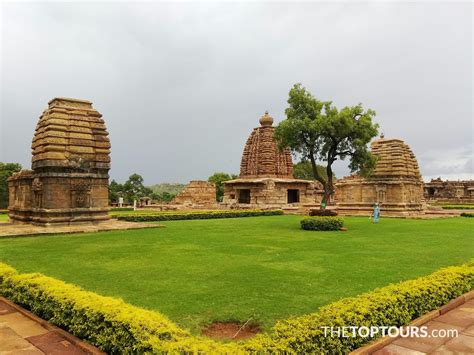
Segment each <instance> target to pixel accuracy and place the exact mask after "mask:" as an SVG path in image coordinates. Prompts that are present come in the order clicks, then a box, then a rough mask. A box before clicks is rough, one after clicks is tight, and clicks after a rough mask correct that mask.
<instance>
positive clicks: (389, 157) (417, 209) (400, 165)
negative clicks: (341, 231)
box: [335, 136, 424, 216]
mask: <svg viewBox="0 0 474 355" xmlns="http://www.w3.org/2000/svg"><path fill="white" fill-rule="evenodd" d="M372 153H373V154H375V155H376V156H377V158H378V161H377V163H376V166H375V169H374V171H373V173H372V175H371V176H370V177H369V178H363V177H360V176H357V175H353V176H350V177H346V178H344V179H341V180H338V182H337V183H336V194H335V200H336V202H337V210H338V213H340V214H349V215H368V214H370V213H371V211H372V207H373V205H374V203H376V202H378V203H379V204H380V205H381V211H382V215H386V216H409V215H416V214H420V213H422V212H423V209H424V207H423V181H422V177H421V174H420V171H419V168H418V163H417V161H416V157H415V155H414V154H413V152H412V151H411V149H410V147H409V146H408V145H406V144H405V143H404V142H403V141H402V140H400V139H385V138H384V137H383V136H382V137H381V138H380V139H378V140H375V141H374V142H373V143H372Z"/></svg>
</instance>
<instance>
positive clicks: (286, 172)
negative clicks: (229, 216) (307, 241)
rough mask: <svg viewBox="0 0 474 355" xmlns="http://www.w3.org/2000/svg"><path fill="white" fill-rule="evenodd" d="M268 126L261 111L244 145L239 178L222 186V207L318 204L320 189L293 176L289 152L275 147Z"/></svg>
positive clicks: (271, 129) (266, 114)
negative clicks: (258, 122)
mask: <svg viewBox="0 0 474 355" xmlns="http://www.w3.org/2000/svg"><path fill="white" fill-rule="evenodd" d="M272 125H273V118H272V117H271V116H270V115H269V114H268V112H265V114H264V115H263V116H262V117H261V118H260V127H257V128H254V129H253V131H252V133H251V134H250V136H249V138H248V139H247V143H246V144H245V148H244V151H243V154H242V160H241V163H240V177H239V179H236V180H231V181H227V182H225V183H224V203H225V204H227V205H229V206H237V207H258V208H285V209H288V210H289V209H295V210H298V209H301V207H302V206H303V205H308V206H314V205H315V204H317V203H319V201H320V199H321V195H322V189H321V187H320V186H319V184H318V183H316V182H314V181H307V180H298V179H295V178H294V177H293V161H292V159H291V153H290V150H289V149H284V150H280V149H279V148H278V144H277V142H276V140H275V138H274V133H275V128H274V127H273V126H272Z"/></svg>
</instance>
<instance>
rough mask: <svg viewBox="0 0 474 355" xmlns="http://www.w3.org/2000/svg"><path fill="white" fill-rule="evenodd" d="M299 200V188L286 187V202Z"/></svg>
mask: <svg viewBox="0 0 474 355" xmlns="http://www.w3.org/2000/svg"><path fill="white" fill-rule="evenodd" d="M298 202H300V190H297V189H288V203H298Z"/></svg>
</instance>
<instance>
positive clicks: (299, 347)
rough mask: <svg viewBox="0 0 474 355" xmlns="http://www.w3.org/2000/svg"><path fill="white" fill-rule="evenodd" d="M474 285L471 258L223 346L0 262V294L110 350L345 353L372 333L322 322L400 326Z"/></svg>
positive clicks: (141, 311) (165, 321) (113, 301)
mask: <svg viewBox="0 0 474 355" xmlns="http://www.w3.org/2000/svg"><path fill="white" fill-rule="evenodd" d="M473 288H474V263H472V262H471V263H469V264H466V265H462V266H454V267H449V268H445V269H442V270H440V271H438V272H435V273H433V274H431V275H429V276H426V277H421V278H418V279H416V280H410V281H404V282H401V283H398V284H392V285H389V286H387V287H383V288H380V289H376V290H374V291H372V292H368V293H365V294H362V295H360V296H357V297H352V298H346V299H342V300H340V301H337V302H335V303H332V304H329V305H327V306H325V307H322V308H320V310H319V311H318V312H316V313H312V314H308V315H305V316H301V317H295V318H291V319H288V320H282V321H278V322H277V323H276V324H275V326H274V327H273V328H272V330H271V331H270V332H269V333H267V334H260V335H257V336H256V337H255V338H253V339H251V340H249V341H247V342H245V343H234V344H222V343H218V342H215V341H212V340H209V339H205V338H200V337H195V336H192V335H191V334H189V333H188V332H187V331H185V330H183V329H181V328H179V327H178V326H177V325H176V324H175V323H173V322H172V321H170V320H169V319H168V318H167V317H165V316H163V315H161V314H160V313H158V312H154V311H148V310H144V309H141V308H138V307H135V306H132V305H129V304H126V303H124V302H123V301H122V300H118V299H114V298H111V297H103V296H99V295H97V294H95V293H92V292H87V291H84V290H82V289H81V288H79V287H76V286H73V285H70V284H67V283H64V282H62V281H59V280H56V279H53V278H50V277H46V276H44V275H41V274H38V273H34V274H18V273H17V272H16V270H14V269H13V268H11V267H10V266H8V265H5V264H2V263H0V295H3V296H5V297H7V298H9V299H10V300H12V301H13V302H15V303H17V304H19V305H22V306H24V307H25V308H27V309H29V310H31V311H32V312H33V313H35V314H37V315H38V316H40V317H42V318H44V319H47V320H49V321H50V322H51V323H53V324H56V325H58V326H60V327H62V328H64V329H66V330H68V331H69V332H71V333H72V334H74V335H76V336H78V337H79V338H81V339H84V340H86V341H88V342H90V343H92V344H94V345H96V346H98V347H99V348H101V349H102V350H104V351H107V352H111V353H152V352H153V353H158V352H159V353H161V352H169V353H176V352H181V353H183V352H189V353H228V354H230V353H232V354H234V353H242V352H257V353H268V352H278V353H282V352H285V353H292V352H298V353H347V352H350V351H351V350H354V349H356V348H357V347H359V346H361V345H364V343H366V342H368V341H370V340H371V339H369V338H361V337H355V338H343V337H341V338H339V337H330V336H328V337H325V336H324V330H323V328H322V327H343V326H359V327H360V326H367V327H370V326H402V325H406V324H408V323H409V322H410V321H411V320H413V319H415V318H417V317H419V316H421V315H423V314H425V313H427V312H429V311H431V310H434V309H436V308H439V307H440V306H442V305H444V304H446V303H448V302H449V301H450V300H452V299H454V298H456V297H458V296H460V295H462V294H463V293H465V292H468V291H470V290H472V289H473Z"/></svg>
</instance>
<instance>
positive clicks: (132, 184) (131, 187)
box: [123, 174, 152, 203]
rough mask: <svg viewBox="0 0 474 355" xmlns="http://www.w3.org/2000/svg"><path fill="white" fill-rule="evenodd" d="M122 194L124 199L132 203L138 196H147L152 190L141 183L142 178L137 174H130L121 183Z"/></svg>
mask: <svg viewBox="0 0 474 355" xmlns="http://www.w3.org/2000/svg"><path fill="white" fill-rule="evenodd" d="M123 194H124V199H125V201H127V202H129V203H132V202H133V200H138V199H139V198H140V197H144V196H149V195H151V194H152V190H151V189H150V188H148V187H146V186H145V185H143V178H142V177H141V175H139V174H132V175H130V177H129V178H128V180H127V181H126V182H125V184H123Z"/></svg>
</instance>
